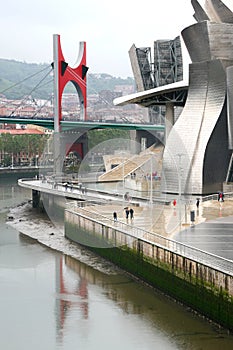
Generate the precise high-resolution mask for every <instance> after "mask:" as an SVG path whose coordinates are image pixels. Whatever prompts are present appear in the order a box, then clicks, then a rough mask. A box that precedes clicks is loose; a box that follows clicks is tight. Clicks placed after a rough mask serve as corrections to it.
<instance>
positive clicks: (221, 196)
mask: <svg viewBox="0 0 233 350" xmlns="http://www.w3.org/2000/svg"><path fill="white" fill-rule="evenodd" d="M219 201H220V202H222V201H223V195H222V192H220V193H219Z"/></svg>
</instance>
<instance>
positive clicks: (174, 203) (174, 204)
mask: <svg viewBox="0 0 233 350" xmlns="http://www.w3.org/2000/svg"><path fill="white" fill-rule="evenodd" d="M172 204H173V206H174V207H175V206H176V199H174V200H173V202H172Z"/></svg>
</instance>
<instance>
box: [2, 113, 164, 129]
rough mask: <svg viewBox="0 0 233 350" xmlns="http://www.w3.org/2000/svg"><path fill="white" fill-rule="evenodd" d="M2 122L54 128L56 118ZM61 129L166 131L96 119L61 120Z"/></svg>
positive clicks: (6, 119) (137, 124)
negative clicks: (97, 120) (96, 120)
mask: <svg viewBox="0 0 233 350" xmlns="http://www.w3.org/2000/svg"><path fill="white" fill-rule="evenodd" d="M0 123H7V124H22V125H23V124H24V125H25V124H33V125H38V126H42V127H44V128H47V129H51V130H54V119H43V118H41V119H34V118H33V119H31V118H14V117H5V116H4V117H3V116H1V117H0ZM60 128H61V131H67V130H73V129H79V130H84V131H85V130H88V129H109V128H111V129H125V130H146V131H164V130H165V126H164V125H155V124H143V123H141V124H139V123H129V122H128V123H109V122H95V121H93V122H92V121H75V120H72V121H71V120H69V121H68V120H61V121H60Z"/></svg>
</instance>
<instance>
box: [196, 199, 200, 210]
mask: <svg viewBox="0 0 233 350" xmlns="http://www.w3.org/2000/svg"><path fill="white" fill-rule="evenodd" d="M199 205H200V199H199V198H197V200H196V207H197V209H199Z"/></svg>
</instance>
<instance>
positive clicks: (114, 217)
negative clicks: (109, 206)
mask: <svg viewBox="0 0 233 350" xmlns="http://www.w3.org/2000/svg"><path fill="white" fill-rule="evenodd" d="M113 220H114V221H117V212H116V211H114V212H113Z"/></svg>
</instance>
